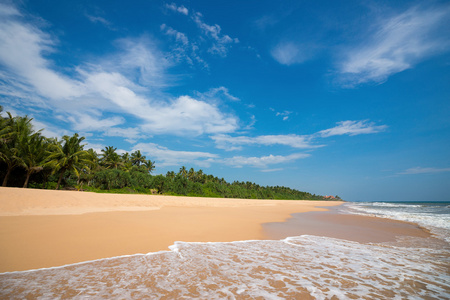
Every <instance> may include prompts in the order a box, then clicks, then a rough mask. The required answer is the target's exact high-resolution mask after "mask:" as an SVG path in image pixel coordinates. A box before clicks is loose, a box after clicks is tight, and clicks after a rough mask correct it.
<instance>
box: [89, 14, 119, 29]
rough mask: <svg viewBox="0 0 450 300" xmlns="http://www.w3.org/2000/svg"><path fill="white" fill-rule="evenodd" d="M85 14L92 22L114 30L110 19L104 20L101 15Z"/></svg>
mask: <svg viewBox="0 0 450 300" xmlns="http://www.w3.org/2000/svg"><path fill="white" fill-rule="evenodd" d="M85 16H86V18H88V20H89V21H91V22H92V23H99V24H102V25H103V26H105V27H106V28H108V29H110V30H115V29H114V27H113V25H112V23H111V22H110V21H108V20H106V19H105V18H103V17H100V16H93V15H90V14H85Z"/></svg>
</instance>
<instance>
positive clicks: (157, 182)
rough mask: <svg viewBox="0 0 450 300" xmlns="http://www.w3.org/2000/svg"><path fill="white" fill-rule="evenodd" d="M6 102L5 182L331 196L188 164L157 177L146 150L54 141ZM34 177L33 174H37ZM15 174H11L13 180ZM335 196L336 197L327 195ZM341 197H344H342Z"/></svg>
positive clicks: (0, 135) (0, 122) (1, 136)
mask: <svg viewBox="0 0 450 300" xmlns="http://www.w3.org/2000/svg"><path fill="white" fill-rule="evenodd" d="M1 111H2V108H1V106H0V178H3V186H6V184H8V182H10V183H11V185H13V186H21V185H22V186H23V187H27V186H30V187H33V188H47V189H49V188H56V189H59V188H60V186H61V185H62V186H65V187H66V188H76V189H78V190H88V191H95V192H114V193H143V194H151V193H152V190H156V191H157V192H158V193H160V194H167V195H183V196H197V197H223V198H244V199H280V200H281V199H290V200H295V199H299V200H300V199H301V200H323V199H325V197H323V196H320V195H313V194H310V193H307V192H302V191H298V190H294V189H291V188H288V187H283V186H275V187H273V186H260V185H258V184H256V183H253V182H249V181H247V182H239V181H234V182H233V183H228V182H227V181H225V179H223V178H218V177H215V176H213V175H208V174H205V173H204V172H203V171H202V170H199V171H195V170H194V168H189V170H188V169H187V168H186V167H185V166H182V167H181V168H180V169H179V171H178V172H177V173H175V172H174V171H169V172H167V174H166V175H165V176H164V175H156V176H152V175H151V173H152V172H153V170H154V169H155V163H154V162H152V161H151V160H147V159H146V157H145V156H144V155H142V153H141V151H140V150H136V151H134V152H132V153H131V154H129V153H123V154H122V155H119V154H118V153H117V152H116V150H117V148H115V147H113V146H107V147H105V148H104V149H102V150H101V152H102V153H101V155H100V156H99V155H98V154H97V153H96V152H95V151H94V150H93V149H88V150H84V145H83V144H82V141H83V140H84V137H80V136H79V135H78V134H77V133H75V134H74V135H73V136H63V138H62V140H57V139H48V138H45V137H44V136H42V135H41V133H40V132H34V131H33V128H32V126H31V120H32V119H30V118H28V117H27V116H25V117H19V116H18V117H12V116H11V114H10V113H7V114H8V116H7V117H3V116H1ZM32 175H33V176H32ZM9 178H11V180H10V181H8V180H9ZM327 199H330V196H329V197H328V198H327ZM335 199H337V200H341V199H340V198H339V196H336V197H335Z"/></svg>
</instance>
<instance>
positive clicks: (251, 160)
mask: <svg viewBox="0 0 450 300" xmlns="http://www.w3.org/2000/svg"><path fill="white" fill-rule="evenodd" d="M309 156H310V154H306V153H294V154H291V155H287V156H282V155H272V154H271V155H268V156H262V157H245V156H234V157H232V158H226V159H224V160H223V163H224V164H226V165H229V166H233V167H235V168H242V167H244V166H251V167H256V168H267V166H269V165H275V164H282V163H288V162H292V161H295V160H298V159H300V158H306V157H309Z"/></svg>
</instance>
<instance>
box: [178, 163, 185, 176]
mask: <svg viewBox="0 0 450 300" xmlns="http://www.w3.org/2000/svg"><path fill="white" fill-rule="evenodd" d="M178 175H181V176H182V177H184V178H186V177H187V170H186V167H185V166H182V167H181V168H180V171H179V172H178Z"/></svg>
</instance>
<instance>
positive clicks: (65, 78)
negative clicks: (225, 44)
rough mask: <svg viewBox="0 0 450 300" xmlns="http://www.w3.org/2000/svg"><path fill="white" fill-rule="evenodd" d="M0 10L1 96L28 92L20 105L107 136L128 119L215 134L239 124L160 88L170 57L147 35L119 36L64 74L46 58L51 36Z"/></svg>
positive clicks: (154, 130)
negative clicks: (103, 52) (105, 50)
mask: <svg viewBox="0 0 450 300" xmlns="http://www.w3.org/2000/svg"><path fill="white" fill-rule="evenodd" d="M0 9H1V13H2V14H3V15H6V17H4V18H0V65H1V66H3V67H4V70H2V71H1V72H0V79H1V80H2V84H0V94H1V95H4V96H7V97H11V98H15V97H20V96H23V95H33V97H32V99H31V100H28V98H27V97H24V98H23V99H21V100H20V102H19V103H20V104H21V105H28V106H33V107H35V108H36V109H38V110H39V109H41V111H43V110H44V109H45V111H53V113H54V115H58V116H61V117H62V118H63V119H64V121H65V122H70V123H71V124H72V127H73V129H75V130H86V131H104V132H105V133H106V134H111V132H110V131H108V128H109V127H114V128H116V133H117V132H118V131H117V130H119V128H120V127H119V126H120V125H123V124H124V123H125V122H126V121H128V119H129V118H131V119H133V121H134V122H135V123H137V124H138V125H137V127H138V128H139V130H140V131H141V132H142V133H144V134H161V133H167V134H183V135H186V134H188V135H201V134H205V133H207V134H217V133H229V132H233V131H235V130H236V129H237V128H238V119H237V117H236V116H234V115H232V114H228V113H225V112H223V111H222V110H221V109H220V108H219V106H218V105H216V104H212V103H208V102H205V101H202V100H201V99H194V98H192V97H189V96H180V97H177V98H173V97H170V96H168V95H166V94H164V93H163V92H162V88H164V87H166V86H167V81H168V80H169V76H168V75H167V69H168V68H169V67H170V63H169V62H168V61H167V60H166V59H165V58H164V54H163V53H161V52H160V51H159V50H158V49H157V48H156V47H155V46H154V44H153V43H152V41H151V40H150V39H149V38H148V37H145V36H144V37H141V38H133V39H131V38H129V39H126V38H125V39H120V40H118V41H116V42H115V44H114V45H115V46H116V47H117V49H118V50H117V52H116V53H114V54H110V55H108V56H105V57H99V58H96V59H93V60H92V61H87V62H85V63H83V64H81V65H79V66H76V67H74V68H72V69H70V67H68V68H66V72H65V73H64V74H63V73H61V72H58V71H57V70H55V68H54V62H53V61H52V60H50V59H49V58H48V56H47V54H48V53H53V52H56V45H57V40H56V39H55V38H54V37H52V36H51V35H50V34H48V33H46V32H44V31H42V30H41V29H40V28H38V27H36V26H34V25H33V24H31V23H26V22H24V21H23V20H22V19H21V18H18V17H17V16H18V15H17V14H18V12H17V11H16V10H14V9H12V8H11V9H9V10H8V9H6V8H5V7H4V6H2V7H1V8H0ZM16 12H17V13H16ZM61 67H64V66H61ZM70 73H71V75H70V76H69V75H67V74H70ZM4 83H5V84H4ZM222 92H225V90H224V89H222ZM226 92H227V91H226ZM227 93H228V92H227ZM228 95H230V94H229V93H228ZM36 99H37V100H36ZM38 102H40V103H41V104H42V105H37V103H38ZM105 115H107V117H105ZM125 118H126V119H125ZM122 130H127V128H122ZM135 138H137V137H132V139H135Z"/></svg>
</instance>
